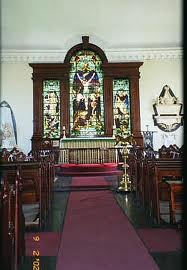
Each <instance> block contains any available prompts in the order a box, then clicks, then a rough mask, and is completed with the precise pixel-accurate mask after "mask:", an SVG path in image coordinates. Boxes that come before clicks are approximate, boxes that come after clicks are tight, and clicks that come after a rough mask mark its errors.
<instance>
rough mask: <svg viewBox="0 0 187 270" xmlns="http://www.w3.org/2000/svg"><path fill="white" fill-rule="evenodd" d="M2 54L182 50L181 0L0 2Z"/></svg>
mask: <svg viewBox="0 0 187 270" xmlns="http://www.w3.org/2000/svg"><path fill="white" fill-rule="evenodd" d="M1 32H2V33H1V48H2V49H3V50H68V49H70V48H71V47H72V46H74V45H75V44H77V43H80V42H82V40H81V36H83V35H88V36H89V37H90V42H91V43H94V44H96V45H98V46H100V47H101V48H103V49H109V50H110V49H113V50H114V49H124V48H165V47H167V48H168V47H181V46H182V1H181V0H141V1H140V0H115V1H113V0H94V1H90V0H68V1H67V0H32V1H27V0H1Z"/></svg>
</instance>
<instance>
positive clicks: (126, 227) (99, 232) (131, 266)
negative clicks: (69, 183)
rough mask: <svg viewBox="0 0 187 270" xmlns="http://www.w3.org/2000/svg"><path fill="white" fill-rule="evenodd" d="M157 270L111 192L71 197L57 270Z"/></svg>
mask: <svg viewBox="0 0 187 270" xmlns="http://www.w3.org/2000/svg"><path fill="white" fill-rule="evenodd" d="M96 269H97V270H114V269H117V270H124V269H125V270H137V269H143V270H158V269H159V268H158V266H157V265H156V263H155V261H154V260H153V258H152V257H151V256H150V255H149V253H148V251H147V249H146V248H145V246H144V245H143V243H142V241H141V240H140V238H139V237H138V235H137V234H136V232H135V230H134V228H133V226H132V225H131V224H130V222H129V220H128V218H127V217H126V216H125V214H124V213H123V212H122V210H121V209H120V207H119V206H118V204H117V202H116V200H115V199H114V197H113V194H112V192H111V191H109V190H106V191H103V190H102V191H101V190H100V191H78V192H72V193H71V194H70V198H69V202H68V208H67V214H66V218H65V224H64V229H63V235H62V240H61V244H60V248H59V252H58V258H57V264H56V270H96Z"/></svg>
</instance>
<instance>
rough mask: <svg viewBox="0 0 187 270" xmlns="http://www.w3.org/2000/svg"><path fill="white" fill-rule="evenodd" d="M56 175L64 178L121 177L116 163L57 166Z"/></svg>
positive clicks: (120, 171)
mask: <svg viewBox="0 0 187 270" xmlns="http://www.w3.org/2000/svg"><path fill="white" fill-rule="evenodd" d="M55 170H56V174H57V175H64V176H76V175H79V176H90V175H121V174H122V170H121V169H120V165H119V164H117V163H103V164H57V165H55Z"/></svg>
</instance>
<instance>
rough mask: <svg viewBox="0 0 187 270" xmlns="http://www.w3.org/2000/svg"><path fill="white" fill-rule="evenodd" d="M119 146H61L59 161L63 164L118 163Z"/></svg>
mask: <svg viewBox="0 0 187 270" xmlns="http://www.w3.org/2000/svg"><path fill="white" fill-rule="evenodd" d="M118 151H119V147H118V148H116V147H112V148H71V149H70V148H61V149H60V150H59V161H58V162H59V163H61V164H65V163H66V164H68V163H74V164H98V163H118V162H119V157H118Z"/></svg>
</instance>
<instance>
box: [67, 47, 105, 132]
mask: <svg viewBox="0 0 187 270" xmlns="http://www.w3.org/2000/svg"><path fill="white" fill-rule="evenodd" d="M70 63H71V64H72V67H71V71H70V133H71V136H81V137H85V136H96V135H102V134H104V129H105V127H104V102H103V71H102V68H101V64H102V61H101V59H100V57H99V56H98V55H97V54H96V53H95V52H92V51H88V50H81V51H78V52H77V53H76V54H75V55H74V56H73V57H72V58H71V61H70Z"/></svg>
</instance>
